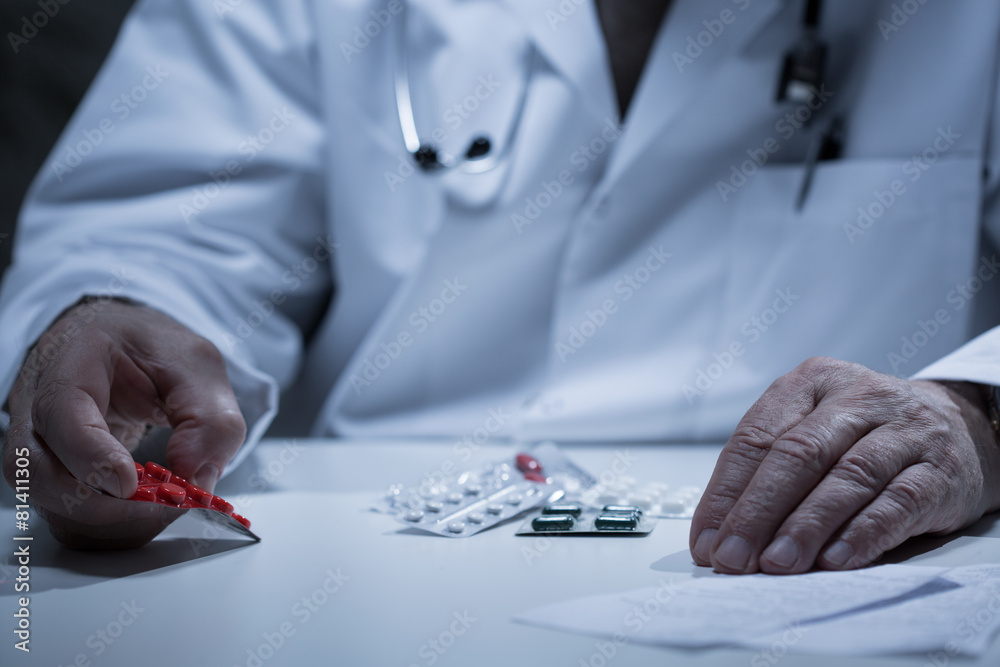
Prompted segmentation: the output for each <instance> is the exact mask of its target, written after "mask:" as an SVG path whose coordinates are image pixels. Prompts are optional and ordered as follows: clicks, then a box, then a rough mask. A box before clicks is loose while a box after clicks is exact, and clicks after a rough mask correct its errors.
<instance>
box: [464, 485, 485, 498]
mask: <svg viewBox="0 0 1000 667" xmlns="http://www.w3.org/2000/svg"><path fill="white" fill-rule="evenodd" d="M482 492H483V487H481V486H479V485H478V484H470V485H468V486H467V487H465V493H466V495H469V496H478V495H479V494H480V493H482Z"/></svg>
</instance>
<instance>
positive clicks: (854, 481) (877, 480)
mask: <svg viewBox="0 0 1000 667" xmlns="http://www.w3.org/2000/svg"><path fill="white" fill-rule="evenodd" d="M831 474H832V475H834V476H835V477H837V478H839V479H841V480H843V481H844V482H846V483H847V484H849V485H851V486H853V487H856V488H860V489H863V490H865V491H869V492H876V491H878V490H879V489H880V488H882V485H883V479H882V475H881V470H880V468H879V465H878V463H877V462H876V461H874V460H872V459H871V458H869V457H867V456H862V455H858V454H850V453H848V454H845V455H844V456H842V457H841V459H840V461H838V462H837V463H836V465H834V467H833V470H831Z"/></svg>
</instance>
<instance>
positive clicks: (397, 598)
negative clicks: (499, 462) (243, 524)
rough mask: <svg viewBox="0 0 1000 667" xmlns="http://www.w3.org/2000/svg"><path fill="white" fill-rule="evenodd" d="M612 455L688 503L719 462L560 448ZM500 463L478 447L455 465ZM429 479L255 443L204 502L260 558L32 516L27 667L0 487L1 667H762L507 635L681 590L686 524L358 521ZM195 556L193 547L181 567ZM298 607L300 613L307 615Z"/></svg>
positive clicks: (733, 656) (914, 662)
mask: <svg viewBox="0 0 1000 667" xmlns="http://www.w3.org/2000/svg"><path fill="white" fill-rule="evenodd" d="M616 449H622V450H624V449H627V450H628V452H629V453H630V455H631V456H633V457H635V464H634V465H633V467H632V469H631V470H630V473H629V474H631V475H633V476H635V477H636V478H638V480H639V481H640V482H644V481H663V482H667V483H668V484H671V485H675V486H676V485H682V484H696V485H699V486H702V487H703V486H704V484H705V482H706V481H707V479H708V476H709V474H710V473H711V470H712V467H713V465H714V462H715V457H716V456H717V454H718V451H719V448H718V447H706V446H691V447H689V446H662V447H661V446H648V445H639V446H628V447H626V446H619V447H614V446H608V447H598V446H572V447H565V448H564V450H565V451H566V452H567V453H568V454H569V455H570V456H571V457H572V458H573V459H574V460H575V461H577V462H578V463H580V464H581V465H583V466H584V467H586V468H587V469H588V470H590V471H591V472H592V473H594V474H595V475H599V474H600V473H601V472H602V471H604V470H606V469H609V468H610V466H611V463H612V462H613V460H614V459H615V452H616ZM513 451H514V450H512V449H510V448H501V447H492V448H489V447H488V448H484V449H483V450H482V451H480V452H478V454H477V458H476V459H474V460H488V459H493V458H499V457H501V456H507V455H510V454H512V453H513ZM447 460H453V461H454V462H455V463H462V462H461V461H460V460H458V458H457V457H456V456H455V453H454V452H453V451H452V446H451V444H450V443H444V444H442V443H427V442H409V443H405V442H365V443H361V442H356V441H307V440H300V441H297V443H295V446H293V447H289V446H288V443H287V442H285V443H283V442H276V441H271V442H266V443H264V444H263V445H262V446H261V447H259V448H258V449H257V450H256V451H255V452H254V453H253V455H252V456H251V458H250V459H248V460H247V461H246V462H245V464H244V465H242V466H241V467H240V468H239V469H238V470H237V471H235V472H234V473H233V474H232V475H231V476H229V477H227V478H226V479H225V480H223V482H222V483H221V484H220V487H219V489H218V492H219V494H220V495H223V496H224V497H226V498H227V499H230V500H231V501H234V503H235V504H236V505H237V507H238V510H237V511H240V512H242V513H245V514H246V516H247V517H248V518H250V519H251V520H252V521H253V528H254V530H255V531H256V532H257V533H258V534H259V535H261V536H262V538H263V541H262V542H260V543H259V544H253V543H250V542H247V541H245V540H243V539H242V538H239V537H237V536H235V534H234V535H233V536H232V537H230V536H228V535H226V536H222V537H221V538H220V539H217V540H213V541H211V542H210V544H209V545H207V546H206V545H204V544H203V543H200V542H197V543H196V542H192V541H191V539H190V538H196V539H197V538H200V537H201V535H202V525H201V524H199V523H197V522H195V521H193V520H191V519H189V518H187V517H185V518H182V519H181V520H179V521H178V522H177V523H175V524H174V525H172V526H171V527H170V528H169V529H168V531H167V532H166V533H164V534H163V535H162V536H161V537H160V538H158V539H157V540H155V541H154V542H153V543H151V544H150V545H147V546H146V547H144V548H142V549H140V550H136V551H129V552H115V553H78V552H72V551H68V550H65V549H62V548H61V547H59V546H58V544H57V543H55V542H54V540H52V538H51V537H50V536H49V535H48V531H47V529H46V528H45V527H44V524H43V523H42V522H41V520H40V519H39V518H38V517H35V516H33V517H32V522H33V525H32V530H31V533H32V534H33V535H34V537H35V539H34V541H33V543H32V547H31V554H32V556H31V584H32V590H31V606H30V609H31V620H32V623H31V628H32V635H31V648H32V652H31V654H30V656H29V655H25V654H23V653H22V652H20V651H16V650H15V649H14V648H13V641H14V638H13V633H12V630H13V627H14V626H13V619H12V616H11V614H12V612H13V610H14V609H15V608H16V599H15V597H16V595H15V593H14V590H13V578H14V576H15V572H14V569H15V568H11V566H10V564H11V562H12V560H13V559H12V558H11V554H12V553H13V551H14V547H13V546H12V545H14V544H15V543H14V542H13V541H12V536H13V535H14V534H15V532H16V531H15V529H14V517H13V512H12V509H11V506H12V504H13V498H12V495H11V493H10V490H9V489H6V487H5V491H4V494H3V496H2V500H3V506H4V511H3V513H2V516H3V519H2V521H0V544H2V545H3V546H2V549H3V551H0V582H2V583H0V641H2V646H0V665H3V666H4V667H7V666H13V665H22V664H24V665H53V666H54V665H70V664H80V665H85V664H91V665H141V666H143V667H146V666H150V667H154V666H155V667H158V666H160V665H192V666H198V667H201V666H213V667H214V666H216V665H219V666H224V667H229V666H230V665H241V666H247V665H249V666H250V667H254V666H255V665H256V666H258V667H260V666H262V665H268V666H271V665H320V664H323V665H346V666H354V665H374V666H378V667H382V666H394V665H399V666H401V667H408V666H409V665H418V666H430V665H460V666H463V667H470V666H475V667H486V666H489V665H504V666H509V665H566V666H567V667H577V666H579V665H597V666H599V665H603V664H605V663H607V664H613V665H616V666H618V665H622V666H625V665H657V666H662V665H703V666H710V665H711V666H715V665H718V666H723V665H726V666H728V665H747V664H754V665H756V664H761V665H764V664H770V663H769V662H767V661H763V662H762V661H760V659H759V656H758V654H757V653H756V652H753V651H739V650H703V651H680V650H669V649H660V648H651V647H644V646H638V645H630V644H626V645H625V646H622V647H617V648H616V649H615V655H614V656H613V658H612V659H611V660H605V661H604V662H602V660H604V658H603V657H602V656H601V653H600V646H599V643H601V642H600V641H599V640H597V639H595V638H589V637H585V636H578V635H573V634H566V633H560V632H553V631H547V630H541V629H537V628H534V627H529V626H525V625H520V624H517V623H514V622H512V621H511V620H510V618H511V616H512V614H514V613H515V612H518V611H521V610H524V609H528V608H531V607H534V606H538V605H541V604H545V603H549V602H555V601H560V600H567V599H571V598H574V597H579V596H582V595H591V594H600V593H611V592H621V591H626V590H629V589H633V588H640V587H648V586H656V585H659V583H660V582H662V581H667V580H669V579H670V578H671V576H673V577H674V578H675V579H676V580H680V579H683V578H685V577H686V576H688V575H690V574H691V573H692V572H693V571H694V570H695V568H694V566H693V565H692V563H691V560H690V557H689V555H688V553H687V537H688V528H689V525H690V524H689V522H688V521H672V520H662V521H660V523H659V525H658V526H657V527H656V530H655V531H654V532H653V533H652V534H651V535H650V536H649V537H646V538H608V537H605V538H570V539H553V540H551V542H542V543H537V544H536V543H535V541H534V540H535V538H530V537H528V538H525V537H515V536H514V532H515V530H516V528H517V527H518V526H519V525H520V521H515V522H513V523H512V524H507V525H502V526H499V527H497V528H494V529H492V530H490V531H486V532H484V533H481V534H479V535H477V536H474V537H471V538H468V539H446V538H442V537H438V536H433V535H425V534H417V533H416V532H414V531H412V530H406V529H401V527H400V526H399V524H397V523H395V522H394V521H393V520H392V519H391V518H389V517H387V516H384V515H380V514H376V513H373V512H370V511H368V507H369V506H370V504H371V501H372V500H373V498H374V497H375V496H377V495H378V494H380V493H382V492H383V491H384V490H385V488H386V486H387V485H388V484H389V483H390V482H394V481H395V482H408V481H411V480H414V479H416V478H419V477H420V476H421V475H423V474H424V473H427V472H432V471H434V470H437V469H440V467H441V466H442V465H443V463H444V462H445V461H447ZM998 523H1000V522H997V521H996V520H995V518H994V517H990V518H988V519H987V520H984V521H982V522H980V524H977V526H975V527H973V528H972V529H970V530H967V531H965V532H964V533H962V535H961V536H951V537H949V538H937V539H930V538H927V539H921V540H914V541H911V542H910V543H908V544H907V545H904V547H903V548H902V549H901V550H898V551H897V552H896V553H895V554H894V557H895V559H896V560H902V559H908V560H909V562H919V563H921V564H928V565H930V564H934V565H949V564H953V565H959V564H972V563H987V562H997V561H998V560H1000V539H996V538H997V537H1000V525H998ZM195 544H198V545H200V546H201V547H202V548H201V552H200V553H199V554H198V555H196V554H195V549H194V548H193V545H195ZM546 546H547V548H545V547H546ZM538 547H541V548H538ZM4 558H6V559H5V560H4ZM4 566H6V567H4ZM331 575H333V576H332V577H331ZM324 584H326V589H324ZM338 587H339V588H338ZM334 589H336V590H335V592H328V590H334ZM303 598H305V599H306V600H310V598H311V601H310V602H309V604H310V605H311V608H310V606H308V605H306V604H304V603H303ZM283 630H284V634H282V631H283ZM101 632H103V633H104V634H103V637H104V638H102V635H101V634H99V633H101ZM115 635H117V636H115ZM268 637H270V639H271V643H270V644H269V643H268V640H267V638H268ZM271 644H275V645H278V648H276V649H273V648H271ZM604 648H605V650H607V645H604ZM755 658H757V660H756V661H755V662H752V661H754V660H755ZM928 662H929V659H928V656H926V655H910V656H904V657H895V658H882V659H876V658H865V659H849V658H847V659H841V658H837V659H836V660H835V661H833V662H831V659H830V658H822V657H810V656H805V655H795V654H789V655H787V656H785V657H783V658H781V660H780V664H781V665H782V667H794V666H796V665H814V666H816V665H830V664H837V665H879V666H885V667H889V666H896V665H899V666H903V665H906V666H908V667H922V666H923V665H924V664H926V663H928ZM950 662H951V664H963V665H964V664H976V665H990V666H995V665H997V664H1000V642H995V643H994V645H993V647H992V650H991V651H990V652H989V654H988V655H986V656H984V657H983V658H981V659H980V660H978V661H968V660H959V659H954V658H953V659H951V661H950Z"/></svg>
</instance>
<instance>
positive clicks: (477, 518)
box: [468, 512, 486, 523]
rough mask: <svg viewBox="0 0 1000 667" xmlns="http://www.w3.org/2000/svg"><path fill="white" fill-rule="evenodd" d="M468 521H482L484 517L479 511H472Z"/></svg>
mask: <svg viewBox="0 0 1000 667" xmlns="http://www.w3.org/2000/svg"><path fill="white" fill-rule="evenodd" d="M468 518H469V523H482V522H483V521H484V520H485V519H486V517H485V516H483V515H482V513H480V512H472V513H471V514H469V517H468Z"/></svg>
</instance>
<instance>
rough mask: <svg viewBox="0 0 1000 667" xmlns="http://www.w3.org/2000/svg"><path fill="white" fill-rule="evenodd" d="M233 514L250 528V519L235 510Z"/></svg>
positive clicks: (245, 526)
mask: <svg viewBox="0 0 1000 667" xmlns="http://www.w3.org/2000/svg"><path fill="white" fill-rule="evenodd" d="M232 516H233V518H234V519H236V520H237V521H239V522H240V523H242V524H243V527H244V528H246V529H247V530H250V519H247V518H245V517H242V516H240V515H239V514H236V513H235V512H233V515H232Z"/></svg>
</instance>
